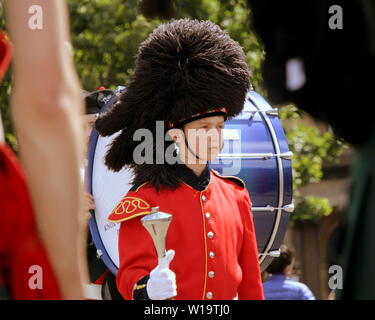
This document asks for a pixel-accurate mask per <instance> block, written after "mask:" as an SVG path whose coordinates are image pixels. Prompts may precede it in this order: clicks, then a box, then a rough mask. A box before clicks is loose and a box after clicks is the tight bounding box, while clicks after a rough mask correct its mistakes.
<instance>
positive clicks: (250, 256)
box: [238, 188, 264, 300]
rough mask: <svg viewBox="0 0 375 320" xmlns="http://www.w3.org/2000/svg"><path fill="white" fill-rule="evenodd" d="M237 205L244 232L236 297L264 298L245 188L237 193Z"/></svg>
mask: <svg viewBox="0 0 375 320" xmlns="http://www.w3.org/2000/svg"><path fill="white" fill-rule="evenodd" d="M238 206H239V208H240V211H241V216H242V222H243V232H244V233H243V242H242V247H241V251H240V256H239V264H240V266H241V269H242V282H241V284H240V286H239V288H238V299H240V300H264V294H263V286H262V278H261V273H260V266H259V258H258V246H257V240H256V236H255V228H254V222H253V215H252V213H251V200H250V197H249V193H248V192H247V190H246V189H245V188H244V189H242V190H241V192H240V194H239V198H238Z"/></svg>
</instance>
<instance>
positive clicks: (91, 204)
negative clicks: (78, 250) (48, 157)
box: [81, 87, 113, 300]
mask: <svg viewBox="0 0 375 320" xmlns="http://www.w3.org/2000/svg"><path fill="white" fill-rule="evenodd" d="M112 94H113V91H112V90H109V89H105V88H103V87H100V88H99V89H98V90H97V91H93V92H88V91H85V90H84V91H83V92H82V96H83V98H84V101H85V107H86V110H85V111H86V112H85V114H84V115H83V129H84V137H85V155H86V157H85V159H84V164H83V165H82V166H81V179H82V182H85V174H86V169H87V164H88V159H87V157H88V148H89V142H90V136H91V132H92V129H93V128H94V124H95V120H96V119H97V118H98V116H99V113H100V110H101V108H102V107H103V106H104V104H105V102H106V101H108V100H109V98H110V97H111V96H112ZM85 190H86V192H85V198H86V210H85V213H88V212H89V211H90V210H95V201H94V197H93V196H92V195H91V194H90V193H89V192H88V191H87V188H85ZM87 217H88V218H91V214H88V215H87ZM87 232H88V234H87V265H88V271H89V280H90V283H89V284H86V285H85V287H84V289H85V298H87V299H94V300H101V285H102V282H103V278H104V276H105V275H106V274H107V272H108V269H107V267H106V266H105V264H104V263H103V261H102V260H101V259H99V258H98V257H97V253H96V247H95V245H94V243H93V240H92V237H91V233H90V232H89V231H88V230H87Z"/></svg>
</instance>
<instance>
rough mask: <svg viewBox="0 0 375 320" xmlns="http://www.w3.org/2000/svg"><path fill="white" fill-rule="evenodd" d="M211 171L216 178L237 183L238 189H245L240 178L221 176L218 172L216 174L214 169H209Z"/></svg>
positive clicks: (244, 184) (243, 182)
mask: <svg viewBox="0 0 375 320" xmlns="http://www.w3.org/2000/svg"><path fill="white" fill-rule="evenodd" d="M211 171H212V172H213V173H214V174H215V175H216V176H218V177H220V178H223V179H229V180H231V181H233V182H235V183H237V184H238V185H239V186H240V187H242V188H246V183H245V181H243V180H242V179H241V178H239V177H236V176H223V175H221V174H220V173H219V172H217V171H216V170H214V169H211Z"/></svg>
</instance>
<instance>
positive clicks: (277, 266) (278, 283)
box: [263, 245, 315, 300]
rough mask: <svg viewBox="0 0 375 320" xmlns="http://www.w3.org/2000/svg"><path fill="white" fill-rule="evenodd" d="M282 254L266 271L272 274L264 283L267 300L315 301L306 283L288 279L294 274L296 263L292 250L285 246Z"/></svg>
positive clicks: (281, 249) (282, 247)
mask: <svg viewBox="0 0 375 320" xmlns="http://www.w3.org/2000/svg"><path fill="white" fill-rule="evenodd" d="M280 252H281V253H280V257H277V258H274V259H273V261H272V262H271V264H270V265H269V266H268V268H267V270H266V271H267V272H268V273H269V274H270V277H269V278H268V280H267V281H266V282H264V283H263V290H264V296H265V298H266V300H315V297H314V295H313V293H312V292H311V290H310V289H309V288H308V287H307V286H306V285H305V284H304V283H301V282H298V281H295V280H291V279H289V278H288V276H290V275H292V273H293V267H294V262H295V259H294V255H293V252H292V250H291V249H289V248H288V247H287V246H285V245H283V246H281V248H280Z"/></svg>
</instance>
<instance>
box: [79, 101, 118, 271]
mask: <svg viewBox="0 0 375 320" xmlns="http://www.w3.org/2000/svg"><path fill="white" fill-rule="evenodd" d="M117 98H118V97H117V95H116V94H114V95H113V96H112V97H111V99H110V100H109V101H108V102H107V103H106V105H105V106H104V107H103V108H102V109H101V110H100V113H103V112H105V111H107V109H108V108H109V107H110V106H112V104H113V101H112V100H115V99H117ZM98 140H99V133H98V131H97V130H96V129H95V128H94V129H93V130H92V132H91V135H90V142H89V150H88V166H87V175H86V186H87V188H88V190H87V191H88V192H89V193H90V194H93V183H92V181H93V174H94V172H93V170H94V161H95V153H96V146H97V143H98ZM90 213H91V218H90V220H89V228H90V233H91V235H92V239H93V241H94V244H95V247H96V252H97V254H98V256H100V259H102V261H103V263H104V264H105V265H106V266H107V268H108V269H109V270H110V271H111V272H112V273H113V274H114V275H116V274H117V270H118V267H117V266H116V264H115V263H114V262H113V260H112V259H111V257H110V255H109V254H108V251H107V250H106V248H105V246H104V244H103V241H102V238H101V236H100V232H99V227H98V223H97V220H96V214H95V210H90ZM94 235H95V236H94Z"/></svg>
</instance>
